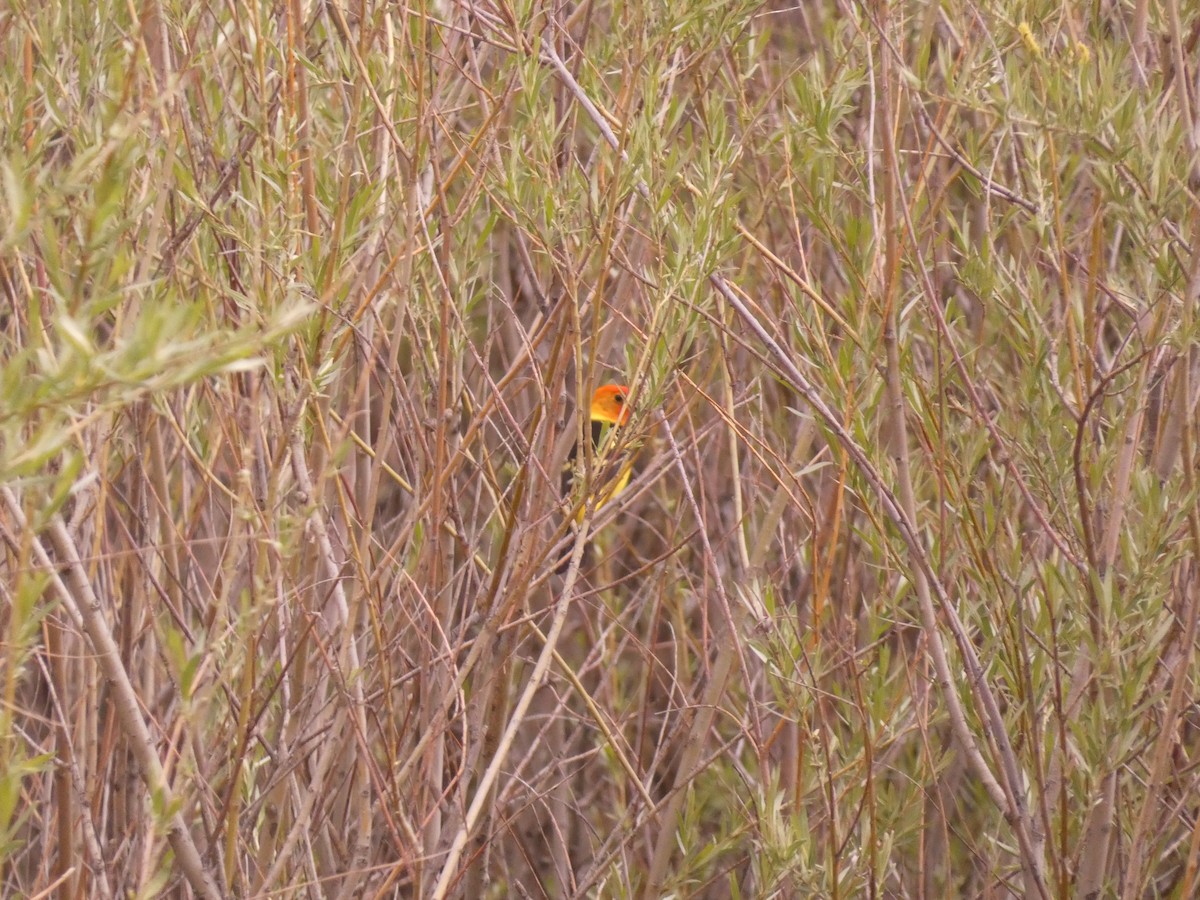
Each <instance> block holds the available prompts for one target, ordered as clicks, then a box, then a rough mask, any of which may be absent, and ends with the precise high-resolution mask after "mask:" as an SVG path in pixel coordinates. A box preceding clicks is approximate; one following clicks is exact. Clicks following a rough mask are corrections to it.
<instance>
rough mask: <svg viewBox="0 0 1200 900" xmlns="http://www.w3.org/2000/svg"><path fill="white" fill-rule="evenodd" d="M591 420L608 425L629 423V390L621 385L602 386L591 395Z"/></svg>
mask: <svg viewBox="0 0 1200 900" xmlns="http://www.w3.org/2000/svg"><path fill="white" fill-rule="evenodd" d="M591 413H592V414H591V420H592V421H593V422H605V423H607V424H609V425H624V424H625V423H626V422H628V421H629V388H627V387H625V385H623V384H604V385H601V386H600V387H598V388H596V393H595V394H593V395H592V411H591Z"/></svg>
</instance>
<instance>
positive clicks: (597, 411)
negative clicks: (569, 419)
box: [562, 384, 633, 522]
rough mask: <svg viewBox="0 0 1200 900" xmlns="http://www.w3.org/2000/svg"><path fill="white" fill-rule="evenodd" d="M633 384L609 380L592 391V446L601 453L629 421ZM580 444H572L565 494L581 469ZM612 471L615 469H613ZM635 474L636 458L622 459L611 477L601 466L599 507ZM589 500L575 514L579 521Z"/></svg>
mask: <svg viewBox="0 0 1200 900" xmlns="http://www.w3.org/2000/svg"><path fill="white" fill-rule="evenodd" d="M628 402H629V388H627V387H625V385H623V384H605V385H601V386H600V387H598V388H596V392H595V393H594V394H593V395H592V406H591V410H590V412H589V415H588V419H589V421H590V422H591V434H592V450H593V451H594V452H595V453H596V454H599V453H600V452H601V451H602V450H603V449H604V448H605V447H607V446H608V445H610V444H611V443H612V439H613V437H615V435H616V430H617V429H618V428H619V427H621V426H622V425H625V424H627V423H628V422H629V406H628ZM581 455H582V454H581V453H580V448H579V446H578V445H576V446H573V447H572V448H571V455H570V457H569V458H568V459H567V466H566V468H565V469H564V470H563V478H562V489H563V495H564V496H570V493H571V486H572V485H573V484H574V481H575V477H576V474H577V471H578V470H579V466H580V464H579V457H580V456H581ZM609 471H611V469H609ZM632 474H633V461H632V460H630V459H626V460H621V462H620V468H619V469H618V470H617V473H616V475H614V476H612V477H608V476H607V475H606V474H605V473H604V472H603V471H600V470H597V473H596V479H597V481H596V509H599V508H600V507H602V506H603V505H604V504H606V503H608V502H609V501H610V500H612V498H613V497H615V496H617V494H619V493H621V491H623V490H624V489H625V485H627V484H629V477H630V476H631V475H632ZM584 508H585V504H581V505H580V507H579V512H578V513H576V515H575V521H576V522H579V521H582V520H583V511H584Z"/></svg>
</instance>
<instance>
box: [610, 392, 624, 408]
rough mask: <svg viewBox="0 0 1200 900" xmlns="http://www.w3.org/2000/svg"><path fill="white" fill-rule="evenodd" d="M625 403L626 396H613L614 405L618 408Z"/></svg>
mask: <svg viewBox="0 0 1200 900" xmlns="http://www.w3.org/2000/svg"><path fill="white" fill-rule="evenodd" d="M624 402H625V395H624V394H613V403H615V404H617V406H620V405H621V404H622V403H624Z"/></svg>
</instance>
